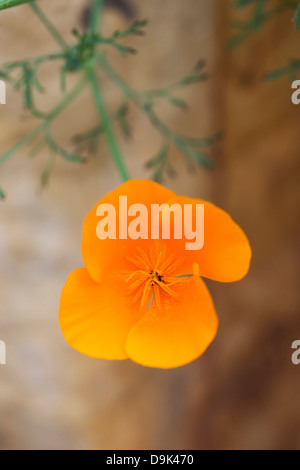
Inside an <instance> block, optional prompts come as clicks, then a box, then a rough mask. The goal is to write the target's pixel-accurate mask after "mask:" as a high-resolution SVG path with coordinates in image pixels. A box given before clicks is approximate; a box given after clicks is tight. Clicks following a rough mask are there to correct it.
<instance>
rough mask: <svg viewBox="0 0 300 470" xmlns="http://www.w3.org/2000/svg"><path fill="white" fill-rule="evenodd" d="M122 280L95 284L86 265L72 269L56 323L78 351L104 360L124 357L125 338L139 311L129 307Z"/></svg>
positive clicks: (63, 291)
mask: <svg viewBox="0 0 300 470" xmlns="http://www.w3.org/2000/svg"><path fill="white" fill-rule="evenodd" d="M126 289H127V286H126V284H125V282H124V281H123V282H122V281H120V280H119V281H114V282H112V281H106V282H103V283H101V284H98V283H96V282H95V281H93V279H92V278H91V277H90V276H89V274H88V272H87V270H86V269H85V268H80V269H76V270H75V271H73V272H72V273H71V274H70V275H69V277H68V279H67V281H66V284H65V286H64V287H63V290H62V296H61V302H60V310H59V323H60V327H61V330H62V332H63V335H64V337H65V339H66V341H67V342H68V343H69V344H70V346H72V347H73V348H74V349H76V350H77V351H79V352H81V353H83V354H86V355H88V356H92V357H98V358H104V359H126V358H127V354H126V351H125V340H126V337H127V334H128V331H129V330H130V328H131V327H132V325H134V323H136V321H137V320H138V319H139V317H140V315H141V312H139V309H138V308H132V306H131V305H130V299H129V298H128V296H127V293H126Z"/></svg>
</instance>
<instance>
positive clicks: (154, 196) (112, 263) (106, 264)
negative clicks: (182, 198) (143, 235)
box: [82, 180, 175, 281]
mask: <svg viewBox="0 0 300 470" xmlns="http://www.w3.org/2000/svg"><path fill="white" fill-rule="evenodd" d="M119 196H127V198H128V199H127V203H128V207H129V206H131V205H132V204H136V203H139V204H144V205H145V206H146V207H147V209H148V226H149V227H150V218H151V204H163V203H165V202H167V201H168V200H169V199H171V198H173V197H175V194H174V193H173V192H172V191H169V190H168V189H166V188H164V187H163V186H161V185H160V184H157V183H154V182H153V181H149V180H130V181H127V182H126V183H124V184H122V185H121V186H119V187H118V188H117V189H115V190H114V191H112V192H110V193H109V194H107V195H106V196H105V197H104V198H103V199H101V200H100V201H99V202H98V203H97V204H96V206H95V207H94V208H93V209H92V210H91V211H90V212H89V214H88V215H87V216H86V218H85V221H84V224H83V236H82V256H83V261H84V264H85V266H86V268H87V269H88V271H89V273H90V275H91V276H92V278H93V279H95V281H101V280H102V279H104V278H105V279H107V278H109V277H111V276H114V275H116V274H119V273H120V272H123V271H130V270H132V263H130V262H129V261H128V259H127V257H132V256H133V254H134V253H135V252H136V249H137V247H140V248H142V249H146V248H149V240H141V239H138V240H132V239H130V238H129V237H128V239H125V240H120V239H118V236H117V239H116V240H113V239H106V240H100V239H99V238H98V237H97V234H96V227H97V224H98V222H99V217H98V216H97V215H96V211H97V208H98V206H99V205H100V204H112V205H113V206H114V207H115V209H116V215H117V227H118V220H119V210H118V208H119ZM129 221H130V217H128V222H129Z"/></svg>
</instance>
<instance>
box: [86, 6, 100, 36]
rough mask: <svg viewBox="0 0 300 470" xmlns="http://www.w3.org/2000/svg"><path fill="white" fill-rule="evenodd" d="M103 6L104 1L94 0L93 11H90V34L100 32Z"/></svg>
mask: <svg viewBox="0 0 300 470" xmlns="http://www.w3.org/2000/svg"><path fill="white" fill-rule="evenodd" d="M103 5H104V0H93V3H92V7H91V11H90V24H89V28H88V29H89V32H90V33H97V32H98V29H99V23H100V19H101V15H102V9H103Z"/></svg>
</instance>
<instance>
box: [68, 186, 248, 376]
mask: <svg viewBox="0 0 300 470" xmlns="http://www.w3.org/2000/svg"><path fill="white" fill-rule="evenodd" d="M124 195H126V196H127V199H128V204H129V205H131V204H134V203H140V204H144V205H145V206H146V207H147V208H149V220H148V222H149V224H150V223H151V220H150V212H151V210H150V209H151V205H152V204H163V203H166V204H168V205H171V204H174V203H176V204H179V205H180V206H182V207H183V206H184V204H191V205H192V206H196V204H204V245H203V248H202V249H201V250H197V251H187V250H186V249H185V240H184V239H183V238H182V239H175V237H172V236H171V237H170V239H162V238H161V237H160V238H159V239H155V240H154V239H151V238H150V239H140V238H139V239H137V240H133V239H131V238H127V239H120V238H119V237H118V238H116V239H109V238H107V239H105V240H100V239H99V238H98V236H97V234H96V226H97V223H98V222H99V217H98V216H97V208H98V207H99V204H112V205H114V207H115V208H116V215H117V216H118V210H119V209H118V200H119V196H124ZM158 223H159V221H158ZM82 256H83V261H84V264H85V268H79V269H76V270H75V271H73V272H72V273H71V274H70V275H69V277H68V279H67V281H66V284H65V286H64V287H63V290H62V295H61V303H60V311H59V321H60V326H61V329H62V332H63V335H64V337H65V339H66V340H67V342H68V343H69V344H70V345H71V346H72V347H73V348H74V349H76V350H77V351H79V352H81V353H84V354H86V355H88V356H92V357H97V358H104V359H126V358H130V359H132V360H133V361H135V362H137V363H139V364H142V365H144V366H149V367H159V368H172V367H178V366H182V365H184V364H187V363H189V362H191V361H193V360H194V359H196V358H197V357H199V356H200V355H201V354H202V353H203V352H204V351H205V350H206V349H207V347H208V346H209V344H210V343H211V342H212V341H213V339H214V337H215V335H216V332H217V327H218V319H217V315H216V312H215V309H214V305H213V301H212V299H211V296H210V293H209V291H208V289H207V287H206V285H205V283H204V282H203V280H202V279H201V277H205V278H209V279H213V280H216V281H221V282H233V281H238V280H240V279H242V278H243V277H244V276H245V275H246V273H247V271H248V269H249V264H250V258H251V249H250V246H249V242H248V240H247V237H246V235H245V234H244V232H243V231H242V230H241V228H240V227H239V226H238V225H237V224H236V223H235V222H234V221H233V220H232V218H231V217H230V216H229V215H228V214H227V213H226V212H225V211H223V210H222V209H220V208H218V207H216V206H215V205H213V204H211V203H209V202H206V201H202V200H198V199H191V198H187V197H181V196H176V194H175V193H173V192H172V191H169V190H167V189H166V188H164V187H163V186H161V185H159V184H157V183H154V182H152V181H149V180H130V181H127V182H126V183H124V184H122V185H121V186H120V187H119V188H117V189H115V190H114V191H112V192H110V193H109V194H107V195H106V196H105V197H104V198H103V199H102V200H101V201H100V202H99V203H97V204H96V206H95V207H94V208H93V209H92V210H91V212H89V214H88V215H87V216H86V218H85V221H84V224H83V237H82Z"/></svg>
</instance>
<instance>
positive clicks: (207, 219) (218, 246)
mask: <svg viewBox="0 0 300 470" xmlns="http://www.w3.org/2000/svg"><path fill="white" fill-rule="evenodd" d="M174 203H175V204H179V205H180V206H181V207H182V214H184V204H191V205H192V207H193V217H195V212H196V204H204V245H203V248H202V249H200V250H186V242H188V243H190V241H191V240H187V239H186V238H185V237H184V226H183V223H182V233H183V238H182V239H180V240H174V238H173V237H172V239H171V240H165V241H164V242H165V246H166V251H167V253H168V254H170V253H176V254H177V257H178V260H179V263H178V269H177V274H190V273H192V266H193V263H197V264H198V265H199V270H200V276H202V277H206V278H208V279H213V280H214V281H219V282H234V281H238V280H240V279H242V278H243V277H244V276H245V275H246V274H247V272H248V270H249V266H250V260H251V248H250V245H249V241H248V239H247V237H246V235H245V233H244V232H243V230H242V229H241V228H240V227H239V226H238V225H237V224H236V223H235V222H234V221H233V219H232V218H231V217H230V215H229V214H228V213H227V212H225V211H224V210H222V209H220V208H219V207H217V206H215V205H214V204H212V203H210V202H207V201H203V200H200V199H191V198H188V197H183V196H180V197H179V196H178V197H175V198H173V199H172V200H171V201H168V203H167V204H168V205H169V206H171V205H172V204H174ZM182 220H184V217H182ZM193 229H194V230H195V224H194V226H193Z"/></svg>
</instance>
